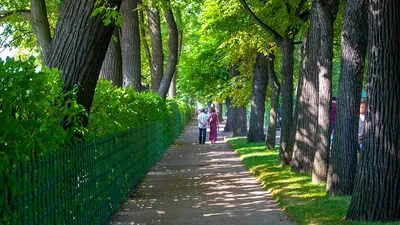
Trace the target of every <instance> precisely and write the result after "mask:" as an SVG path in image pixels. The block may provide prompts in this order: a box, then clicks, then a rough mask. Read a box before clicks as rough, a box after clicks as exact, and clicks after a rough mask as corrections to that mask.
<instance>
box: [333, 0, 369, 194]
mask: <svg viewBox="0 0 400 225" xmlns="http://www.w3.org/2000/svg"><path fill="white" fill-rule="evenodd" d="M366 48H367V1H366V0H348V1H347V2H346V8H345V12H344V23H343V29H342V60H341V67H340V77H339V90H338V99H339V101H338V102H337V114H336V117H337V118H336V123H335V130H334V141H333V144H332V155H331V157H330V165H329V173H328V183H327V188H326V190H327V192H328V193H329V194H331V195H351V194H352V193H353V185H354V179H355V173H356V168H357V150H356V149H357V148H358V146H357V136H358V135H357V132H358V120H359V110H358V106H359V105H360V98H361V90H362V80H363V74H364V61H365V52H366Z"/></svg>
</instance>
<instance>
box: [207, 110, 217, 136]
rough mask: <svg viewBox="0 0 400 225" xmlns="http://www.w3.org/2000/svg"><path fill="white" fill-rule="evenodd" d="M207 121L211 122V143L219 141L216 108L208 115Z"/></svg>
mask: <svg viewBox="0 0 400 225" xmlns="http://www.w3.org/2000/svg"><path fill="white" fill-rule="evenodd" d="M207 122H208V123H209V124H210V141H211V144H213V143H215V141H217V124H218V115H217V114H216V113H215V109H214V108H211V113H210V115H208V118H207Z"/></svg>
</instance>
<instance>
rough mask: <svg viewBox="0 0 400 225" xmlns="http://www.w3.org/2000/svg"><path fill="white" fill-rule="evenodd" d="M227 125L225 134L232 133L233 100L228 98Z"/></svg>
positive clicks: (226, 102) (226, 101)
mask: <svg viewBox="0 0 400 225" xmlns="http://www.w3.org/2000/svg"><path fill="white" fill-rule="evenodd" d="M225 104H226V123H225V127H224V132H232V131H233V119H232V109H231V105H232V104H231V99H230V98H226V100H225Z"/></svg>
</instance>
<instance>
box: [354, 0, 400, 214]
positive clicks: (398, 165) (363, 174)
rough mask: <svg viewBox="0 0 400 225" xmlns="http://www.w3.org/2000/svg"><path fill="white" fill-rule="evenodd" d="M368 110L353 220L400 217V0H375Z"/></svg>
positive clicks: (371, 14)
mask: <svg viewBox="0 0 400 225" xmlns="http://www.w3.org/2000/svg"><path fill="white" fill-rule="evenodd" d="M368 9H369V12H368V13H369V15H368V17H369V18H368V19H369V20H368V32H369V33H368V49H369V54H368V75H367V97H366V99H367V112H366V115H365V133H364V138H363V149H362V152H361V159H360V164H359V166H358V168H357V172H356V180H355V186H354V191H353V197H352V199H351V202H350V206H349V210H348V212H347V216H346V218H347V219H350V220H367V221H398V220H399V219H400V194H399V193H400V183H399V176H400V152H399V151H400V138H399V134H400V101H399V99H400V76H399V74H400V67H399V65H400V36H399V35H397V34H399V33H400V23H399V22H398V21H399V20H400V2H399V1H394V0H392V1H384V0H374V1H372V0H370V1H369V5H368Z"/></svg>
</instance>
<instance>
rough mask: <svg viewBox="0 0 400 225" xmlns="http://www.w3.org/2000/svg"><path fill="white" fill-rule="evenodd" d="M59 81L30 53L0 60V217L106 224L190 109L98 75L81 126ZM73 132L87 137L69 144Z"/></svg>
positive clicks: (76, 107)
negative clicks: (85, 121)
mask: <svg viewBox="0 0 400 225" xmlns="http://www.w3.org/2000/svg"><path fill="white" fill-rule="evenodd" d="M62 87H63V83H62V81H61V80H60V78H59V73H58V71H56V70H52V71H51V70H47V69H44V70H43V72H36V67H35V65H34V63H33V59H30V61H28V62H20V61H15V60H13V59H8V60H7V62H3V61H1V60H0V193H1V194H0V224H52V225H53V224H105V223H106V221H107V220H108V219H109V217H110V215H112V213H113V212H115V210H116V209H118V208H119V205H120V204H121V202H122V201H123V200H124V199H126V195H127V194H128V192H129V191H131V190H132V188H133V187H135V185H137V184H138V182H139V181H140V179H141V178H143V177H144V175H145V173H146V172H147V170H148V169H149V168H150V167H151V166H152V165H153V164H154V163H155V162H156V161H157V160H158V159H159V158H160V157H161V156H162V154H163V153H164V151H165V150H166V149H167V148H168V146H169V145H170V144H171V143H172V142H173V141H174V140H175V139H176V138H177V137H178V136H179V134H180V132H181V131H182V129H183V127H184V125H185V124H186V123H187V122H188V121H189V120H190V118H191V116H192V115H193V113H194V109H193V108H192V107H191V106H189V105H187V104H183V103H179V102H176V101H173V100H167V101H164V100H163V99H162V98H160V97H159V96H158V95H157V94H155V93H136V92H134V91H133V90H132V89H130V88H124V89H118V88H115V87H113V86H112V85H110V84H109V83H108V82H107V81H104V80H100V82H99V84H98V86H97V88H96V93H95V98H94V101H93V106H92V110H91V114H90V115H89V127H88V128H84V127H81V126H80V125H79V120H78V118H79V116H78V115H79V114H80V113H84V110H83V107H81V106H79V105H78V104H76V101H75V98H74V93H73V92H69V93H64V92H63V90H62ZM65 96H68V98H65ZM65 99H68V100H65ZM66 101H68V102H66ZM67 106H68V107H67ZM66 116H67V117H71V118H73V119H72V120H70V121H74V124H72V126H69V127H70V130H64V129H63V128H62V127H61V126H60V124H61V122H63V121H64V119H65V117H66ZM76 131H79V132H81V133H84V134H85V139H86V140H87V142H85V143H81V144H79V145H74V146H71V144H72V142H71V140H72V137H73V136H74V133H75V132H76ZM95 136H97V137H98V138H94V137H95Z"/></svg>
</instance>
